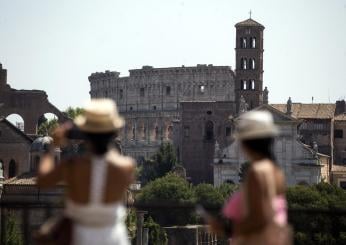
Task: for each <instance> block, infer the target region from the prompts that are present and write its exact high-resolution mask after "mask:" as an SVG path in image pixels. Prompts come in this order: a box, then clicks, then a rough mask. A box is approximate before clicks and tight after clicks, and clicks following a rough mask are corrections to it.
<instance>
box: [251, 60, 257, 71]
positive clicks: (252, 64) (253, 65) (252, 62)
mask: <svg viewBox="0 0 346 245" xmlns="http://www.w3.org/2000/svg"><path fill="white" fill-rule="evenodd" d="M250 68H251V69H252V70H255V68H256V64H255V59H250Z"/></svg>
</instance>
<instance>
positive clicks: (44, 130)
mask: <svg viewBox="0 0 346 245" xmlns="http://www.w3.org/2000/svg"><path fill="white" fill-rule="evenodd" d="M57 126H58V117H57V115H55V114H54V113H50V112H47V113H45V114H43V115H41V116H40V117H39V118H38V119H37V125H36V132H37V134H38V135H41V136H44V135H51V134H52V133H53V131H54V129H55V128H56V127H57Z"/></svg>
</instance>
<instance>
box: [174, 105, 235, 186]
mask: <svg viewBox="0 0 346 245" xmlns="http://www.w3.org/2000/svg"><path fill="white" fill-rule="evenodd" d="M235 108H236V104H235V102H230V101H208V102H203V101H194V102H181V117H180V120H176V121H174V131H175V133H174V141H173V142H174V145H175V147H176V150H177V155H178V158H179V160H180V161H181V162H182V163H183V164H184V167H185V168H186V174H187V177H188V178H189V179H190V180H191V181H192V182H193V183H200V182H209V183H212V182H213V166H212V163H213V156H214V151H215V144H216V142H218V145H219V147H226V146H227V145H229V143H230V142H229V140H230V139H231V134H232V124H231V122H230V121H229V119H228V117H229V115H233V114H235Z"/></svg>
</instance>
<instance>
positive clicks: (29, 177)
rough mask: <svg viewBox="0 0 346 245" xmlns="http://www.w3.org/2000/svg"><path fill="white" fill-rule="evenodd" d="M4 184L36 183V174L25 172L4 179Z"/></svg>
mask: <svg viewBox="0 0 346 245" xmlns="http://www.w3.org/2000/svg"><path fill="white" fill-rule="evenodd" d="M4 185H36V174H34V173H23V174H21V175H18V176H16V177H13V178H11V179H7V180H5V181H4Z"/></svg>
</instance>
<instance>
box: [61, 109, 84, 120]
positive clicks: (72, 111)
mask: <svg viewBox="0 0 346 245" xmlns="http://www.w3.org/2000/svg"><path fill="white" fill-rule="evenodd" d="M65 113H66V115H67V116H68V117H69V118H71V119H75V118H76V117H77V116H79V115H80V114H82V113H83V108H80V107H75V108H73V107H71V106H69V107H67V109H66V110H65Z"/></svg>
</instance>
